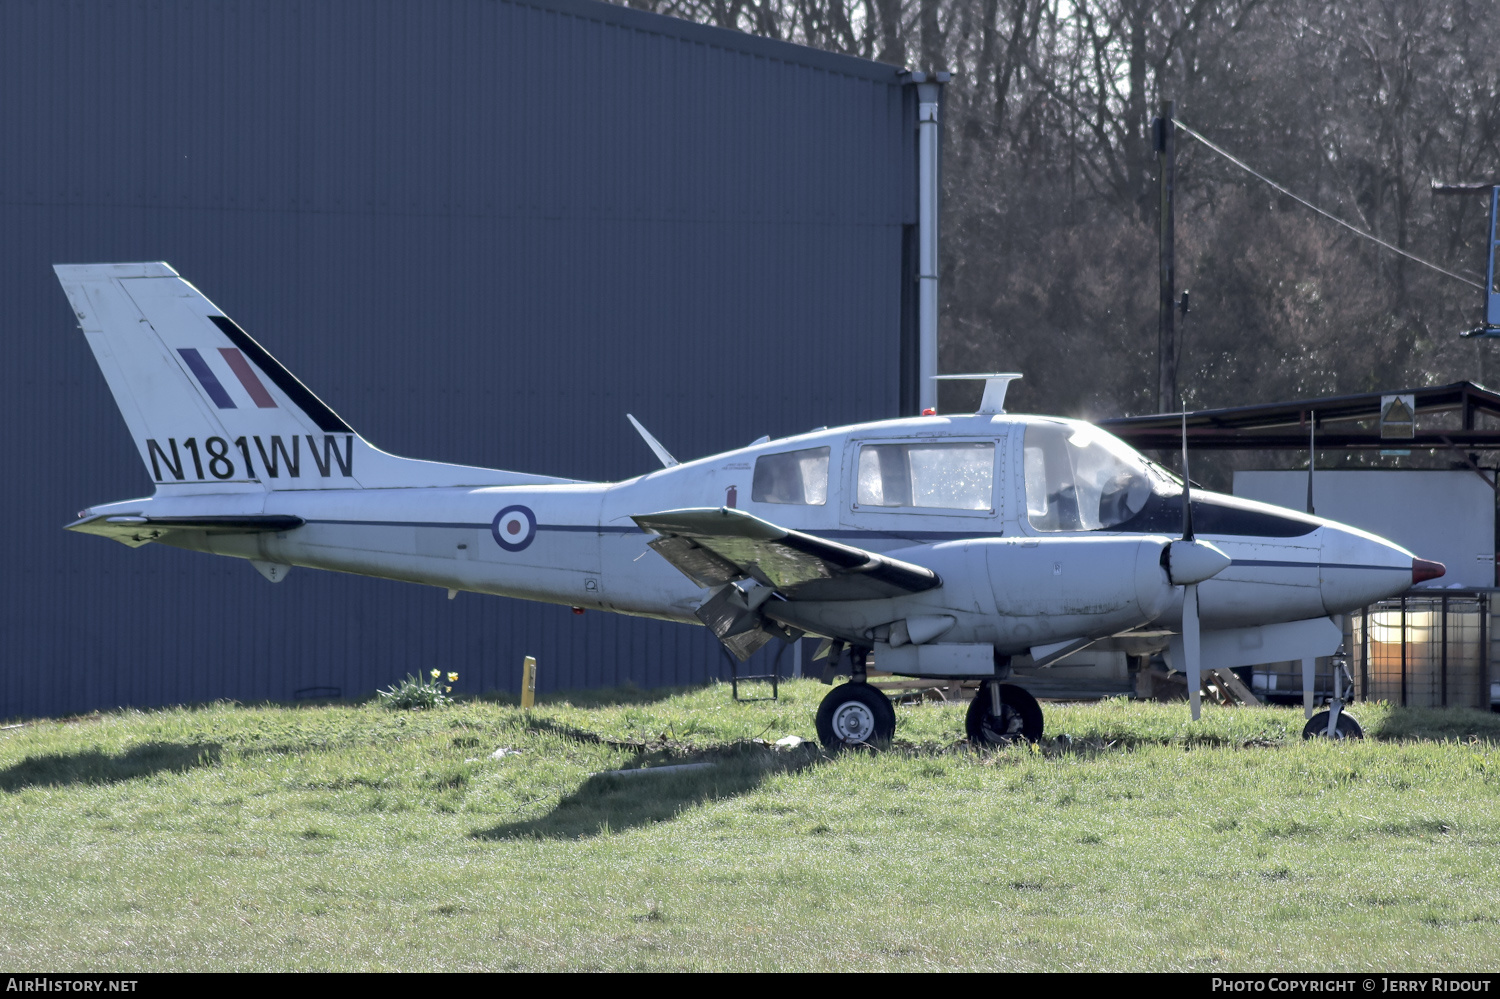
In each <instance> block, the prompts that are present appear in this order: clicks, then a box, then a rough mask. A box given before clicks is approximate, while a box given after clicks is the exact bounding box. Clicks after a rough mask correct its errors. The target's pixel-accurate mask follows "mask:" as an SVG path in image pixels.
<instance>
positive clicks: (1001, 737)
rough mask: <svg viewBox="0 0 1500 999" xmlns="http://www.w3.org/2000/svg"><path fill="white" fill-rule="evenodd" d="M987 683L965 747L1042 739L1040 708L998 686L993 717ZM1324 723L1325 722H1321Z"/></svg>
mask: <svg viewBox="0 0 1500 999" xmlns="http://www.w3.org/2000/svg"><path fill="white" fill-rule="evenodd" d="M993 683H994V681H993V680H991V681H990V682H989V683H986V684H985V685H984V686H982V687H980V688H979V690H978V691H977V692H976V693H975V694H974V700H972V701H970V702H969V715H968V718H967V719H966V720H965V725H964V727H965V728H966V729H967V730H968V733H969V744H970V745H972V746H974V747H975V748H976V749H978V748H980V747H983V746H1007V745H1010V744H1011V743H1013V742H1020V741H1021V740H1022V739H1025V740H1026V741H1027V742H1036V741H1037V740H1038V739H1040V738H1041V737H1042V706H1041V705H1040V704H1038V703H1037V702H1036V698H1035V697H1032V696H1031V695H1030V694H1029V693H1027V692H1026V691H1025V690H1024V689H1022V688H1021V687H1017V686H1016V685H1015V684H1012V683H1002V684H1000V716H999V717H998V718H997V717H996V716H995V713H994V709H993V707H992V705H991V704H990V685H991V684H993ZM1324 721H1325V723H1326V721H1327V719H1324Z"/></svg>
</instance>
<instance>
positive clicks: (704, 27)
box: [495, 0, 907, 85]
mask: <svg viewBox="0 0 1500 999" xmlns="http://www.w3.org/2000/svg"><path fill="white" fill-rule="evenodd" d="M495 2H497V3H510V4H515V5H517V6H522V7H537V8H539V9H541V10H552V11H557V12H558V13H562V14H572V15H574V16H575V17H584V18H588V19H590V20H595V21H602V22H605V23H608V24H615V25H619V26H620V27H626V28H635V29H636V30H639V31H648V32H651V33H653V34H658V35H670V36H674V37H677V38H681V39H683V40H684V41H692V42H701V43H702V44H705V45H712V46H716V47H718V48H724V49H731V50H735V51H739V52H744V53H747V54H750V55H759V56H765V57H767V58H770V59H780V60H782V61H784V62H789V63H796V64H799V65H803V66H808V67H811V68H814V69H822V70H826V71H828V72H830V73H840V74H843V75H845V76H855V77H860V78H861V79H866V80H870V81H872V82H875V83H887V84H893V85H899V84H901V83H902V82H903V81H902V79H901V77H902V75H903V74H904V73H906V72H907V71H906V69H905V68H903V67H901V66H892V65H890V64H888V63H883V62H875V61H873V60H870V59H861V58H859V57H858V56H849V55H841V54H839V53H837V52H827V51H825V50H823V49H815V48H812V47H811V46H808V45H800V44H798V43H796V42H783V41H778V40H776V39H772V38H762V37H760V36H758V35H749V34H746V33H745V32H743V31H735V30H733V29H731V28H720V27H717V26H715V25H710V24H699V23H698V22H696V21H687V20H684V19H682V18H680V17H673V16H671V15H670V14H654V13H652V12H650V11H644V10H636V9H635V8H633V7H623V6H620V5H618V4H612V3H605V2H603V0H495Z"/></svg>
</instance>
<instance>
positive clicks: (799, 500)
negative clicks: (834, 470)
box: [750, 447, 828, 506]
mask: <svg viewBox="0 0 1500 999" xmlns="http://www.w3.org/2000/svg"><path fill="white" fill-rule="evenodd" d="M750 498H751V499H752V500H754V501H755V502H757V503H795V504H798V505H801V506H822V505H823V504H825V503H827V502H828V448H826V447H812V448H807V449H806V450H803V451H783V452H782V453H781V454H763V455H761V456H760V457H759V458H757V459H755V478H754V480H753V481H752V482H751V486H750Z"/></svg>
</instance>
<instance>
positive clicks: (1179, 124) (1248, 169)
mask: <svg viewBox="0 0 1500 999" xmlns="http://www.w3.org/2000/svg"><path fill="white" fill-rule="evenodd" d="M1172 124H1174V125H1176V126H1177V127H1178V128H1180V129H1182V130H1183V131H1184V132H1186V133H1187V134H1188V135H1191V136H1192V137H1193V138H1195V139H1197V140H1198V141H1199V142H1201V143H1203V144H1204V145H1205V146H1207V147H1208V148H1209V149H1212V150H1213V151H1214V152H1216V153H1218V154H1219V155H1220V156H1222V157H1224V158H1225V159H1226V160H1228V161H1229V162H1231V163H1233V164H1234V165H1235V166H1237V167H1239V168H1240V169H1241V170H1243V171H1245V172H1246V173H1248V174H1250V176H1252V177H1255V178H1256V179H1258V180H1261V181H1263V182H1265V183H1266V184H1269V185H1270V186H1271V187H1273V188H1275V189H1276V190H1277V191H1280V192H1281V193H1282V194H1284V195H1286V196H1287V197H1288V198H1291V199H1292V200H1293V201H1296V202H1298V203H1299V204H1302V205H1306V206H1307V207H1308V208H1311V209H1312V210H1313V211H1315V212H1317V213H1318V214H1319V215H1321V216H1323V217H1324V218H1326V219H1329V220H1330V221H1333V222H1337V223H1338V224H1339V225H1341V226H1343V227H1344V228H1345V229H1348V230H1349V231H1350V232H1352V233H1354V234H1355V235H1356V236H1363V237H1364V238H1365V239H1368V240H1370V241H1371V242H1375V243H1379V244H1380V245H1381V246H1383V247H1385V248H1386V249H1387V250H1390V251H1392V252H1393V253H1399V254H1401V255H1402V256H1403V257H1405V258H1407V259H1408V260H1413V261H1415V262H1417V263H1419V264H1421V265H1422V266H1423V267H1430V268H1432V269H1433V270H1435V271H1437V272H1438V273H1439V274H1445V275H1447V276H1448V277H1451V278H1452V279H1453V280H1455V281H1462V282H1463V283H1464V284H1466V285H1469V286H1471V287H1474V288H1478V289H1479V290H1480V291H1484V290H1485V287H1484V285H1482V284H1480V283H1479V282H1478V281H1471V280H1469V279H1468V278H1466V277H1464V276H1463V275H1462V274H1455V273H1453V272H1452V271H1450V270H1448V269H1446V268H1443V267H1439V266H1438V265H1437V264H1435V263H1433V262H1432V261H1430V260H1423V259H1422V258H1421V257H1419V256H1417V255H1416V254H1415V253H1408V252H1406V251H1405V250H1403V249H1401V247H1399V246H1393V245H1391V244H1390V243H1387V242H1386V241H1385V240H1383V239H1381V238H1380V237H1379V236H1377V235H1375V234H1374V233H1370V232H1365V231H1364V230H1363V229H1360V228H1359V227H1357V226H1353V225H1350V224H1349V223H1348V222H1345V221H1344V220H1343V219H1341V218H1339V217H1338V216H1337V215H1330V214H1329V213H1328V212H1325V211H1324V210H1323V209H1321V208H1319V207H1318V206H1317V205H1315V204H1313V203H1312V202H1311V201H1308V200H1307V199H1306V198H1302V197H1298V196H1297V195H1295V194H1293V193H1292V192H1291V191H1288V190H1287V189H1286V188H1285V187H1282V186H1281V185H1280V184H1278V183H1276V182H1275V181H1274V180H1272V179H1271V178H1270V177H1267V176H1266V175H1265V174H1263V173H1260V172H1259V171H1257V170H1256V169H1255V168H1254V167H1252V166H1250V165H1249V164H1247V163H1245V162H1244V161H1243V160H1241V159H1238V158H1237V157H1235V156H1233V155H1232V154H1230V153H1229V152H1228V151H1226V150H1224V149H1221V148H1220V147H1218V146H1216V145H1214V144H1213V143H1212V142H1210V141H1209V140H1208V139H1206V138H1204V137H1203V136H1202V135H1200V134H1198V133H1197V132H1195V131H1193V130H1192V129H1191V128H1189V127H1188V126H1186V125H1184V124H1183V123H1182V122H1180V121H1178V120H1177V119H1176V118H1173V119H1172Z"/></svg>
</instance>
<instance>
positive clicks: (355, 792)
mask: <svg viewBox="0 0 1500 999" xmlns="http://www.w3.org/2000/svg"><path fill="white" fill-rule="evenodd" d="M825 691H826V688H824V687H822V686H821V685H819V684H817V683H814V682H810V681H799V682H796V683H792V684H789V685H787V686H784V687H783V696H782V699H781V700H780V701H779V702H776V703H768V702H762V703H755V704H735V703H733V702H732V701H731V700H730V697H729V692H728V690H727V688H724V687H717V686H716V687H709V688H705V689H697V690H691V691H686V692H682V691H677V692H670V693H665V692H664V693H637V694H629V693H627V694H621V695H618V696H590V697H588V698H587V699H575V700H573V701H571V702H568V701H562V700H559V701H554V702H550V703H544V704H540V705H538V706H537V707H536V708H535V709H533V710H530V711H524V710H522V709H520V708H518V707H516V706H514V705H511V704H503V703H492V702H486V701H466V702H463V703H460V704H458V705H455V706H452V707H448V708H443V709H439V710H436V711H431V712H406V713H397V712H391V711H388V710H384V709H382V708H381V707H379V706H378V705H376V704H373V703H372V704H362V705H353V706H350V705H328V706H297V707H283V706H261V707H240V706H234V705H213V706H209V707H203V708H198V709H174V710H163V711H154V712H134V711H129V712H119V713H112V714H104V715H95V716H89V717H85V718H80V719H72V720H66V721H57V722H52V721H47V722H38V723H31V724H26V725H24V726H20V727H14V728H8V729H6V730H4V731H0V791H3V794H0V836H3V842H4V845H5V849H4V857H5V861H4V869H3V871H0V964H3V965H4V966H5V967H8V968H13V969H28V970H37V971H41V970H58V971H61V970H101V971H102V970H112V969H118V970H133V971H148V970H186V969H204V970H228V969H246V970H298V969H405V970H439V969H443V970H481V969H699V970H713V969H743V970H756V969H759V970H797V969H809V970H812V969H851V970H866V969H1024V970H1071V969H1079V970H1107V969H1122V970H1151V969H1196V970H1204V971H1214V970H1218V971H1230V970H1319V969H1371V970H1388V971H1397V970H1449V969H1451V970H1491V971H1492V970H1494V969H1495V967H1496V964H1497V962H1500V716H1494V715H1485V714H1481V713H1478V712H1462V711H1451V712H1423V711H1404V710H1401V709H1398V708H1391V707H1389V706H1387V705H1360V706H1358V708H1357V710H1356V714H1357V716H1358V717H1359V719H1360V721H1361V722H1362V723H1363V724H1364V726H1365V729H1366V731H1367V732H1368V733H1369V734H1370V735H1372V736H1373V738H1370V739H1367V740H1366V741H1365V742H1363V743H1350V744H1330V743H1327V742H1326V741H1319V742H1312V743H1304V742H1302V741H1301V740H1300V739H1299V738H1297V734H1298V733H1300V731H1301V728H1302V715H1301V712H1300V711H1294V710H1286V709H1277V708H1255V709H1214V708H1207V709H1205V714H1204V719H1203V721H1202V722H1201V723H1199V724H1197V725H1192V724H1191V723H1189V722H1188V721H1187V718H1186V715H1187V712H1186V707H1185V705H1155V704H1137V703H1128V702H1124V701H1108V702H1104V703H1101V704H1093V705H1049V706H1048V719H1047V733H1046V739H1045V740H1044V742H1043V744H1042V745H1041V746H1040V747H1038V748H1037V749H1036V750H1033V749H1030V748H1025V747H1017V748H1011V749H1006V750H1003V751H1000V752H996V753H991V754H985V755H976V754H973V753H971V752H969V751H968V750H967V749H966V748H964V747H963V746H962V745H960V744H959V743H958V741H957V740H958V737H959V735H960V734H961V733H962V731H963V716H962V709H961V708H958V707H949V706H942V705H917V706H911V707H901V708H899V709H898V712H897V713H898V717H899V719H900V722H899V726H898V745H897V746H896V747H895V748H894V749H893V750H892V751H890V752H887V753H883V754H879V755H872V754H862V753H851V754H846V755H844V756H841V757H839V758H837V759H831V758H828V757H827V756H824V755H823V754H821V753H820V752H818V751H816V750H815V749H814V747H812V746H810V745H809V746H803V747H800V748H798V749H794V750H790V751H788V750H777V749H774V748H769V747H766V746H764V745H762V744H759V743H756V742H754V741H752V740H755V739H757V738H760V739H763V740H775V739H777V738H780V737H782V736H785V735H800V736H804V737H808V738H811V737H812V736H813V731H812V719H813V712H814V710H815V708H816V705H817V702H818V700H819V699H820V698H821V697H822V695H823V693H824V692H825ZM500 749H506V750H514V751H515V752H507V753H504V754H501V755H500V756H498V758H497V757H496V755H495V754H496V751H497V750H500ZM693 761H714V762H716V763H717V764H718V765H717V766H714V767H711V768H706V769H697V770H689V771H684V772H678V773H674V774H663V775H646V776H634V777H618V776H607V775H602V774H601V773H600V772H601V771H607V770H613V769H617V768H621V767H640V766H655V765H662V764H671V763H682V762H693Z"/></svg>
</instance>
